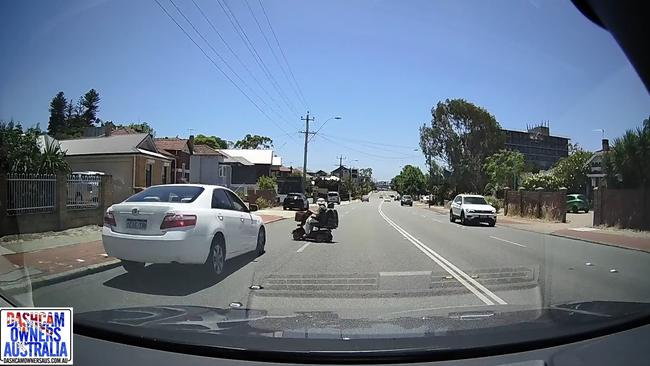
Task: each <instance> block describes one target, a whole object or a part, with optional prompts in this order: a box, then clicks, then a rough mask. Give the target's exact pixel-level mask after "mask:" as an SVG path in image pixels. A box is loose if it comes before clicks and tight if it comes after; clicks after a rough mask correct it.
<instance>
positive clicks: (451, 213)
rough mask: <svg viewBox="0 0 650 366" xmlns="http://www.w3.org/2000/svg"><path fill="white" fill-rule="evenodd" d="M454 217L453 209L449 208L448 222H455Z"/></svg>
mask: <svg viewBox="0 0 650 366" xmlns="http://www.w3.org/2000/svg"><path fill="white" fill-rule="evenodd" d="M455 221H456V218H455V217H454V213H453V211H451V210H449V222H455Z"/></svg>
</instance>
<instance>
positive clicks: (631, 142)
mask: <svg viewBox="0 0 650 366" xmlns="http://www.w3.org/2000/svg"><path fill="white" fill-rule="evenodd" d="M605 160H606V161H605V164H606V169H607V176H608V179H609V184H610V185H612V186H621V187H624V188H639V187H650V164H649V163H648V162H650V117H649V118H647V119H645V120H644V121H643V125H642V127H640V128H636V129H635V130H628V131H626V132H625V134H624V135H623V136H621V137H619V138H617V139H615V140H614V144H613V146H612V149H611V151H610V152H609V153H608V154H607V155H606V156H605Z"/></svg>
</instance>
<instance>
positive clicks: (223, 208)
mask: <svg viewBox="0 0 650 366" xmlns="http://www.w3.org/2000/svg"><path fill="white" fill-rule="evenodd" d="M217 191H221V192H222V193H223V195H224V197H225V198H226V200H227V201H228V202H227V204H228V205H229V207H216V205H215V200H214V198H215V195H216V194H217ZM211 207H212V208H213V209H218V210H230V211H235V208H234V207H233V204H232V201H231V200H230V197H229V196H228V192H227V191H226V190H225V189H221V188H215V189H214V191H212V203H211Z"/></svg>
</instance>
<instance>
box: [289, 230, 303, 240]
mask: <svg viewBox="0 0 650 366" xmlns="http://www.w3.org/2000/svg"><path fill="white" fill-rule="evenodd" d="M291 235H292V236H293V240H301V239H302V237H303V235H305V231H304V230H302V229H296V230H294V231H292V232H291Z"/></svg>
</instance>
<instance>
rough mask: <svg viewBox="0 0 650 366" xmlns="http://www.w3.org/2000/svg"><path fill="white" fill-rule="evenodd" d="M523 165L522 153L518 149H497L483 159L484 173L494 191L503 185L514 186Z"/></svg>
mask: <svg viewBox="0 0 650 366" xmlns="http://www.w3.org/2000/svg"><path fill="white" fill-rule="evenodd" d="M524 165H525V159H524V155H523V154H522V153H520V152H519V151H512V150H504V149H502V150H499V151H498V152H496V153H494V154H492V155H490V156H488V157H487V158H486V159H485V165H484V166H483V168H484V169H485V173H486V174H487V176H488V180H489V184H491V185H492V187H493V189H494V190H495V191H500V190H501V189H503V188H504V187H507V186H510V187H513V188H516V181H517V179H518V178H519V175H520V174H521V173H522V172H523V170H524Z"/></svg>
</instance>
